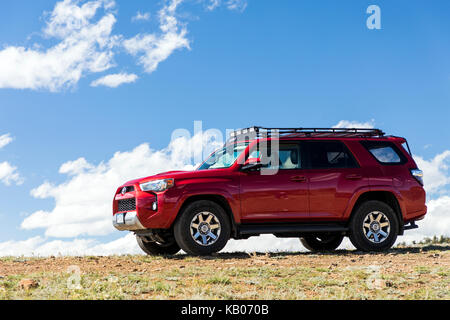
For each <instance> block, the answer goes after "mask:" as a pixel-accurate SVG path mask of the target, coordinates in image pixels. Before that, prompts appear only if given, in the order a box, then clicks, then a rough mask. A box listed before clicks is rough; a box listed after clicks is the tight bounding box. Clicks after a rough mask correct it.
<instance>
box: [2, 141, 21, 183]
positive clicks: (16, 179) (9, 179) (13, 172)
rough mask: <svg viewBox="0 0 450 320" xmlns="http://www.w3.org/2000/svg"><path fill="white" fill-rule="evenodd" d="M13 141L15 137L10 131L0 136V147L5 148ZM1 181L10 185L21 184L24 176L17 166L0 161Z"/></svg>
mask: <svg viewBox="0 0 450 320" xmlns="http://www.w3.org/2000/svg"><path fill="white" fill-rule="evenodd" d="M12 141H13V138H12V137H11V135H10V134H9V133H7V134H4V135H2V136H0V149H2V148H4V147H5V146H7V145H8V144H10V143H11V142H12ZM0 182H2V183H3V184H5V185H7V186H10V185H11V184H13V183H15V184H16V185H21V184H22V183H23V178H22V177H21V176H20V174H19V173H18V172H17V167H15V166H13V165H11V164H10V163H9V162H6V161H4V162H0Z"/></svg>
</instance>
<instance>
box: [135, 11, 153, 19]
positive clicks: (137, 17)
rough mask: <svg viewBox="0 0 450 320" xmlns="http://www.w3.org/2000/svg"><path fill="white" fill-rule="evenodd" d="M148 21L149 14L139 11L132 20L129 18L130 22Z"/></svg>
mask: <svg viewBox="0 0 450 320" xmlns="http://www.w3.org/2000/svg"><path fill="white" fill-rule="evenodd" d="M148 20H150V13H148V12H144V13H141V12H140V11H138V12H137V13H136V15H135V16H134V17H133V18H131V21H148Z"/></svg>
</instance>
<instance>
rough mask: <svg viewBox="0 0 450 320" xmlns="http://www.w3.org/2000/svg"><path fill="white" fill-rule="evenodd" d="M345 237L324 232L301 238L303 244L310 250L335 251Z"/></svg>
mask: <svg viewBox="0 0 450 320" xmlns="http://www.w3.org/2000/svg"><path fill="white" fill-rule="evenodd" d="M343 239H344V236H343V235H340V234H323V235H314V236H305V237H302V238H300V241H301V243H302V244H303V246H304V247H305V248H306V249H308V250H310V251H333V250H335V249H336V248H337V247H339V245H340V244H341V243H342V240H343Z"/></svg>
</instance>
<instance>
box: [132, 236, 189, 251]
mask: <svg viewBox="0 0 450 320" xmlns="http://www.w3.org/2000/svg"><path fill="white" fill-rule="evenodd" d="M136 240H137V243H138V245H139V247H140V248H141V249H142V250H143V251H144V252H145V253H146V254H148V255H172V254H176V253H177V252H178V251H180V247H179V246H178V244H177V243H176V242H175V241H174V240H172V241H170V242H167V243H158V242H156V241H150V240H149V239H148V238H146V237H140V236H136Z"/></svg>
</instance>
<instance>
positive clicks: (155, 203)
mask: <svg viewBox="0 0 450 320" xmlns="http://www.w3.org/2000/svg"><path fill="white" fill-rule="evenodd" d="M152 210H153V211H157V210H158V202H156V201H155V202H153V204H152Z"/></svg>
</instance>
